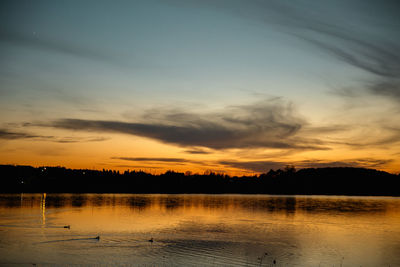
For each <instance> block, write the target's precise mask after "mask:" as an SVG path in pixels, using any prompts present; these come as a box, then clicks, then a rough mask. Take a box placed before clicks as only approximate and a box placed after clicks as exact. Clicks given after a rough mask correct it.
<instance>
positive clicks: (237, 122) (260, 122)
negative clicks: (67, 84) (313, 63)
mask: <svg viewBox="0 0 400 267" xmlns="http://www.w3.org/2000/svg"><path fill="white" fill-rule="evenodd" d="M142 119H143V120H145V121H146V122H141V121H137V122H122V121H101V120H83V119H59V120H55V121H52V122H50V123H44V124H40V125H41V126H46V127H55V128H61V129H67V130H79V131H97V132H117V133H124V134H131V135H137V136H143V137H148V138H152V139H156V140H159V141H162V142H165V143H172V144H176V145H180V146H186V147H206V148H210V149H230V148H285V149H288V148H290V149H300V150H307V149H311V150H316V149H327V148H326V147H325V146H324V144H323V142H322V141H320V140H318V139H308V138H305V137H301V136H299V135H298V134H299V131H300V129H301V128H302V126H303V125H305V124H306V121H305V120H304V119H302V118H301V117H300V116H299V115H297V114H296V112H295V110H294V108H293V106H292V104H291V103H285V102H283V101H282V100H281V99H278V98H275V99H269V100H266V101H261V102H257V103H254V104H251V105H242V106H229V107H226V108H225V109H223V110H222V111H221V112H214V113H204V114H200V113H192V112H189V111H176V110H173V111H166V110H158V111H157V110H152V111H151V112H148V113H147V114H146V115H145V116H144V117H143V118H142Z"/></svg>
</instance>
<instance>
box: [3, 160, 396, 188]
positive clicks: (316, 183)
mask: <svg viewBox="0 0 400 267" xmlns="http://www.w3.org/2000/svg"><path fill="white" fill-rule="evenodd" d="M0 175H1V178H0V192H3V193H20V192H40V193H42V192H46V193H213V194H224V193H241V194H288V195H291V194H298V195H302V194H307V195H373V196H400V174H399V175H395V174H390V173H387V172H383V171H377V170H373V169H364V168H347V167H346V168H344V167H343V168H340V167H334V168H308V169H300V170H298V171H296V169H295V168H294V167H286V168H285V169H284V170H281V169H279V170H270V171H269V172H268V173H264V174H261V175H255V176H242V177H237V176H228V175H225V174H218V173H213V172H206V173H205V174H192V173H189V172H188V173H180V172H174V171H167V172H166V173H164V174H160V175H154V174H149V173H146V172H143V171H125V172H123V173H120V172H118V171H112V170H103V171H98V170H73V169H67V168H64V167H38V168H35V167H31V166H14V165H0Z"/></svg>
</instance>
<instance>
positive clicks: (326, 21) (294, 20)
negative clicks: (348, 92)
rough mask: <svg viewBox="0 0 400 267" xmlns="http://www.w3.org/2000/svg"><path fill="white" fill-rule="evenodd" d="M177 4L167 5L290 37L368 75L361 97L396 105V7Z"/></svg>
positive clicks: (399, 43) (399, 64)
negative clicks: (248, 22) (263, 27)
mask: <svg viewBox="0 0 400 267" xmlns="http://www.w3.org/2000/svg"><path fill="white" fill-rule="evenodd" d="M183 2H184V3H183ZM183 2H182V1H179V0H171V3H176V4H178V3H179V4H180V5H182V4H189V5H194V6H198V7H205V8H213V9H217V10H219V11H221V12H225V13H230V14H233V15H235V16H239V17H241V18H243V19H246V20H254V21H258V22H260V23H264V24H265V25H266V26H267V27H271V26H273V27H275V28H277V29H278V30H280V31H281V32H285V33H287V34H290V35H292V36H296V37H298V38H299V39H301V40H303V41H306V42H307V43H309V44H312V45H313V46H315V47H317V48H319V49H320V50H322V51H325V52H326V53H328V54H330V55H331V56H333V57H334V58H336V59H338V60H340V61H341V62H343V63H345V64H347V65H350V66H353V67H355V68H357V69H360V70H363V71H365V72H366V73H369V74H370V75H371V76H370V80H371V81H370V82H369V83H366V84H363V85H362V86H363V90H362V91H363V92H364V93H368V94H372V95H378V96H382V97H387V98H389V99H392V100H395V101H400V54H399V53H398V51H400V34H399V33H398V28H399V27H400V21H399V20H398V13H399V11H400V5H399V4H398V3H397V2H396V1H381V2H377V1H367V0H366V1H343V2H342V1H338V2H335V4H334V5H332V3H330V4H329V3H328V4H326V3H320V2H318V1H301V0H300V1H290V2H286V1H276V0H271V1H244V0H233V1H224V0H222V1H207V0H201V1H195V0H194V1H183ZM349 10H352V12H351V13H349V12H348V11H349ZM371 10H373V12H371ZM383 33H385V34H383Z"/></svg>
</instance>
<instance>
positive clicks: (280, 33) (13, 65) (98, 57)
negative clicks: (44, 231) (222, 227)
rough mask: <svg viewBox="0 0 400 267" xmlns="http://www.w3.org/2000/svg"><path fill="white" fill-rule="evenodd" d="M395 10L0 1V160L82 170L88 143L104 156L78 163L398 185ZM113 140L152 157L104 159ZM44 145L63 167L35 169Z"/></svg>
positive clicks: (45, 160)
mask: <svg viewBox="0 0 400 267" xmlns="http://www.w3.org/2000/svg"><path fill="white" fill-rule="evenodd" d="M398 11H399V5H398V4H397V3H396V1H379V2H377V1H321V2H317V3H316V2H315V1H291V2H282V1H256V0H253V1H242V0H232V1H227V0H219V1H208V0H207V1H195V0H189V1H180V0H168V1H65V2H63V1H34V2H33V1H2V3H1V8H0V22H1V27H0V61H1V62H0V95H1V100H0V109H1V115H0V129H1V134H0V137H1V141H0V142H1V144H3V146H2V147H3V150H2V151H0V152H1V154H2V157H1V160H2V161H3V163H14V164H19V163H24V164H34V165H35V164H36V165H37V164H39V165H40V164H42V165H45V164H61V165H69V166H72V167H84V166H81V165H79V164H78V163H76V162H75V161H74V160H73V159H74V158H75V159H76V158H79V157H81V156H82V155H80V154H79V153H80V152H79V151H82V150H85V151H90V150H91V147H90V146H89V145H88V143H90V142H91V141H88V140H102V141H96V142H97V143H98V146H99V147H104V149H103V150H104V151H109V152H107V153H108V154H107V153H104V154H102V155H101V157H100V156H99V157H97V156H96V155H97V154H98V153H96V154H93V160H92V161H91V162H86V161H85V162H86V163H85V164H89V165H90V166H94V167H95V168H101V167H102V164H103V165H104V164H106V165H107V164H108V165H107V166H109V167H118V166H122V165H121V164H122V163H121V162H118V161H117V160H116V159H118V158H127V157H129V158H131V159H132V158H136V159H139V158H141V159H143V158H146V159H149V158H151V157H155V156H157V153H158V154H160V153H161V154H163V157H164V158H165V159H167V161H168V159H171V158H174V159H176V158H185V159H187V158H189V160H192V163H193V161H195V162H196V164H197V165H196V167H195V168H194V169H196V170H201V169H210V168H216V169H218V170H222V169H224V168H225V169H229V168H231V170H234V171H238V172H240V171H260V168H252V167H249V168H248V169H246V168H245V167H243V166H254V163H255V162H256V163H257V164H260V165H262V164H265V166H275V167H280V166H282V165H285V164H295V165H298V166H300V167H304V166H306V167H307V166H311V165H312V162H314V165H315V166H318V164H328V165H329V164H332V165H340V164H342V165H343V166H349V165H351V166H365V167H375V168H380V169H385V170H390V171H398V167H396V166H398V163H399V157H400V156H399V154H398V151H399V148H400V147H399V142H400V120H399V119H398V118H399V116H398V115H399V109H398V104H399V101H400V86H399V80H400V64H399V58H400V57H399V55H398V52H397V51H399V50H398V49H399V40H400V34H399V30H398V29H399V28H400V22H399V19H398V17H397V14H398ZM139 126H140V127H139ZM144 126H145V128H146V130H145V129H144ZM62 140H64V141H65V140H69V141H71V140H72V141H73V142H72V141H71V142H62ZM110 140H112V141H110ZM118 140H120V142H119V141H118ZM121 140H124V141H123V143H124V144H126V143H130V144H131V146H132V147H133V148H135V147H141V146H142V145H143V144H147V142H151V145H150V143H148V146H149V147H152V151H146V149H142V148H141V149H140V151H139V152H138V150H137V149H133V150H132V152H130V151H129V150H128V151H126V152H124V153H127V154H123V155H122V154H118V153H116V152H110V151H118V150H119V149H121V146H122V143H121V142H122V141H121ZM71 143H74V144H75V143H76V145H78V144H79V145H80V147H81V149H78V148H76V147H74V146H73V145H71ZM61 145H63V146H61ZM53 146H56V147H57V148H54V149H56V150H60V149H61V150H63V151H65V155H69V159H68V160H64V161H63V155H59V156H57V157H51V158H50V157H48V156H44V155H45V153H44V152H43V148H44V147H46V151H51V150H52V147H53ZM157 147H158V148H157ZM23 148H24V149H25V150H26V149H27V150H28V151H29V152H28V154H29V156H26V157H25V158H24V159H23V160H22V159H19V156H18V155H19V154H20V153H21V149H23ZM106 148H107V149H106ZM54 149H53V150H54ZM193 149H196V151H206V150H207V154H204V153H203V154H201V153H198V154H193V153H192V154H191V153H187V152H185V151H189V150H193ZM153 151H158V152H157V153H155V154H154V153H153ZM161 151H162V152H161ZM168 151H169V152H168ZM89 154H90V153H89ZM153 154H154V155H153ZM194 156H196V157H198V158H196V159H191V157H194ZM159 157H160V156H157V158H158V159H159ZM200 157H201V158H200ZM227 158H228V159H234V161H235V162H236V163H238V164H231V165H229V164H225V165H224V164H221V162H225V163H226V162H227V161H226V159H227ZM64 159H65V158H64ZM198 160H200V161H201V160H203V161H207V162H209V163H210V164H209V165H207V166H202V165H201V164H200V163H199V161H198ZM138 161H140V162H141V164H143V160H137V162H138ZM133 162H134V160H133ZM137 162H134V163H135V164H136V165H137ZM160 162H166V161H158V163H157V161H148V162H145V163H146V164H148V165H146V166H147V167H150V166H153V165H156V164H159V163H160ZM168 162H170V161H168ZM178 162H182V161H178ZM365 162H367V163H365ZM371 162H372V163H371ZM189 163H190V162H188V165H187V166H184V167H185V168H188V169H190V168H191V167H193V166H194V165H190V164H189ZM246 164H248V165H246ZM368 164H370V165H368ZM371 164H372V165H371ZM238 166H239V167H238ZM169 167H176V166H175V165H173V166H166V167H165V168H169ZM178 167H179V166H178ZM236 167H238V168H236ZM179 168H180V167H179ZM182 168H183V167H182Z"/></svg>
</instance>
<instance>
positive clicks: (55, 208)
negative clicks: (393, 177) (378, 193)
mask: <svg viewBox="0 0 400 267" xmlns="http://www.w3.org/2000/svg"><path fill="white" fill-rule="evenodd" d="M67 226H69V228H68V227H67ZM64 227H67V228H64ZM97 236H99V237H100V238H99V239H96V237H97ZM151 239H152V240H153V242H150V241H149V240H151ZM33 264H36V266H50V265H54V264H60V265H74V264H80V265H88V264H95V265H100V264H104V265H118V266H121V265H122V266H124V265H125V266H128V265H129V266H308V267H309V266H330V267H332V266H363V267H364V266H392V267H393V266H400V198H390V197H344V196H269V195H135V194H14V195H10V194H0V266H32V265H33Z"/></svg>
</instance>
